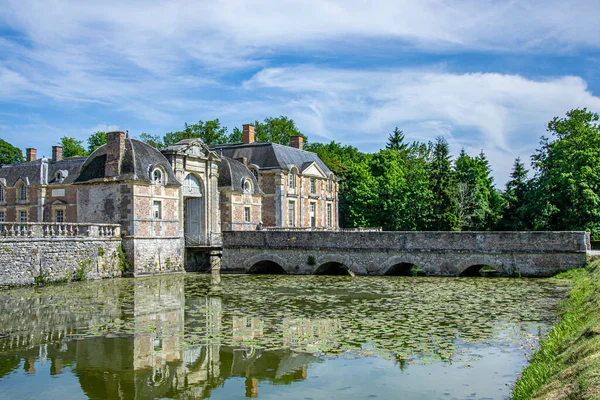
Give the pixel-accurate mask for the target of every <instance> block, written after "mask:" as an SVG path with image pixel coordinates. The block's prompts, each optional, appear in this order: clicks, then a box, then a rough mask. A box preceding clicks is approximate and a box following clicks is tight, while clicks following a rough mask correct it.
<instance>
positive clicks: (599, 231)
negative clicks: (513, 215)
mask: <svg viewBox="0 0 600 400" xmlns="http://www.w3.org/2000/svg"><path fill="white" fill-rule="evenodd" d="M598 120H599V116H598V114H597V113H594V112H591V111H588V110H587V109H586V108H583V109H574V110H571V111H569V112H567V114H566V117H565V118H559V117H555V118H554V119H553V120H552V121H550V122H549V123H548V128H547V130H548V132H550V134H551V135H552V136H554V137H555V138H556V140H554V141H553V142H551V141H550V140H549V139H548V138H542V141H541V146H540V149H538V150H537V153H536V154H534V155H533V157H532V159H533V162H534V164H533V165H534V169H535V171H536V176H535V178H534V180H535V182H534V183H533V187H534V188H535V190H536V193H535V195H534V196H532V197H533V201H532V203H531V204H530V212H531V213H535V216H534V228H535V229H552V230H588V231H590V232H591V233H592V237H593V238H594V239H597V238H600V127H599V125H598Z"/></svg>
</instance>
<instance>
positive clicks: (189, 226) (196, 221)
mask: <svg viewBox="0 0 600 400" xmlns="http://www.w3.org/2000/svg"><path fill="white" fill-rule="evenodd" d="M202 188H203V185H202V181H201V180H200V178H199V177H197V176H196V175H195V174H187V175H186V177H185V178H184V180H183V199H184V201H183V209H184V210H183V212H184V218H183V227H184V232H185V242H186V245H199V244H203V243H204V242H205V234H204V233H205V218H204V215H205V211H204V202H203V192H204V191H203V190H202Z"/></svg>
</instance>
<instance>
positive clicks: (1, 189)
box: [0, 186, 4, 201]
mask: <svg viewBox="0 0 600 400" xmlns="http://www.w3.org/2000/svg"><path fill="white" fill-rule="evenodd" d="M0 201H4V186H0Z"/></svg>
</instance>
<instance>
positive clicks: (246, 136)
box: [242, 124, 254, 144]
mask: <svg viewBox="0 0 600 400" xmlns="http://www.w3.org/2000/svg"><path fill="white" fill-rule="evenodd" d="M242 127H243V128H244V130H243V132H242V142H244V143H245V144H248V143H254V125H252V124H244V125H242Z"/></svg>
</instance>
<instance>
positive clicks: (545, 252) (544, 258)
mask: <svg viewBox="0 0 600 400" xmlns="http://www.w3.org/2000/svg"><path fill="white" fill-rule="evenodd" d="M590 249H591V246H590V237H589V234H588V233H586V232H343V231H341V232H297V231H296V232H294V231H253V232H248V231H245V232H224V234H223V263H222V266H221V271H222V272H224V273H286V274H328V275H330V274H351V275H352V274H355V275H410V274H411V269H412V273H413V274H414V268H413V266H417V267H419V269H420V271H421V273H424V274H425V275H432V276H476V275H479V273H480V269H481V268H482V267H484V266H486V267H491V268H492V269H493V270H495V273H497V274H499V275H503V276H532V277H545V276H551V275H554V274H556V273H558V272H561V271H565V270H567V269H570V268H576V267H581V266H583V265H584V264H585V263H586V261H587V253H588V251H589V250H590ZM491 272H494V271H491Z"/></svg>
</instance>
